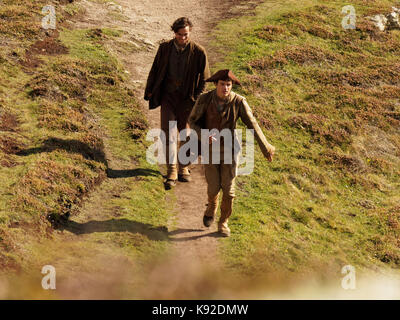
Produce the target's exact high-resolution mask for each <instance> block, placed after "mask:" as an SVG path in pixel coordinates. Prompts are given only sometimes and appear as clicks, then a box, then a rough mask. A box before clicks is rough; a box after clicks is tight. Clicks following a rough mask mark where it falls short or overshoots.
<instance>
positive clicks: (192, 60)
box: [144, 39, 210, 109]
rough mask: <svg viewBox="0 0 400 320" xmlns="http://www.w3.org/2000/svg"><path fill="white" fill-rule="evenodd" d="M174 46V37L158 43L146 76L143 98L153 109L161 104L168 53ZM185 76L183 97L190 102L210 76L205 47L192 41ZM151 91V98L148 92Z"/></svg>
mask: <svg viewBox="0 0 400 320" xmlns="http://www.w3.org/2000/svg"><path fill="white" fill-rule="evenodd" d="M173 46H174V39H172V40H170V41H167V42H163V43H161V44H160V46H159V48H158V51H157V54H156V57H155V58H154V62H153V65H152V67H151V70H150V73H149V76H148V78H147V85H146V90H145V93H144V99H145V100H149V108H150V109H155V108H157V107H158V106H160V104H161V100H162V96H161V95H162V93H163V88H164V86H165V79H166V75H167V70H168V61H169V55H170V52H171V50H172V48H173ZM186 70H187V72H186V77H185V80H184V84H183V94H184V99H188V100H189V99H190V100H191V101H192V103H193V104H194V102H195V101H196V99H197V97H198V96H199V95H200V94H201V93H203V91H204V89H205V79H207V78H208V77H209V76H210V70H209V66H208V59H207V54H206V51H205V49H204V48H203V47H202V46H200V45H198V44H196V43H195V42H193V41H190V42H189V57H188V65H187V69H186ZM149 93H151V94H152V95H151V98H149V97H148V94H149Z"/></svg>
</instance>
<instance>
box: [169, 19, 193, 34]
mask: <svg viewBox="0 0 400 320" xmlns="http://www.w3.org/2000/svg"><path fill="white" fill-rule="evenodd" d="M186 27H189V29H190V30H192V28H193V23H192V21H190V20H189V18H186V17H181V18H179V19H176V20H175V22H174V23H173V24H172V26H171V29H172V31H174V32H175V33H177V32H178V30H179V29H182V28H186Z"/></svg>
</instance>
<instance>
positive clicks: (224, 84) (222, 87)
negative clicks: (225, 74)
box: [217, 80, 232, 99]
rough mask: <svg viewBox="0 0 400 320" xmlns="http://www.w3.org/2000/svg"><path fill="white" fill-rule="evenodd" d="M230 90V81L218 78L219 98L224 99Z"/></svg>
mask: <svg viewBox="0 0 400 320" xmlns="http://www.w3.org/2000/svg"><path fill="white" fill-rule="evenodd" d="M231 90H232V81H230V80H229V81H223V80H218V83H217V95H218V97H219V98H221V99H226V98H227V97H228V96H229V94H230V93H231Z"/></svg>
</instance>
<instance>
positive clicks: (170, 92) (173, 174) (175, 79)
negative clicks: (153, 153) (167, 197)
mask: <svg viewBox="0 0 400 320" xmlns="http://www.w3.org/2000/svg"><path fill="white" fill-rule="evenodd" d="M192 27H193V24H192V22H191V21H190V20H189V19H188V18H186V17H182V18H179V19H177V20H176V21H175V22H174V23H173V25H172V26H171V29H172V31H173V32H174V33H175V36H174V38H173V39H172V40H170V41H167V42H163V43H161V44H160V46H159V48H158V51H157V55H156V57H155V59H154V62H153V65H152V67H151V70H150V73H149V76H148V79H147V85H146V89H145V96H144V99H145V100H149V107H150V109H155V108H157V107H158V106H160V105H161V129H162V130H163V132H164V133H165V135H166V143H165V145H164V151H165V155H166V163H167V180H166V182H165V187H166V189H170V188H171V187H172V186H174V185H175V184H176V180H177V179H179V181H181V182H189V181H190V172H189V170H188V167H189V164H182V163H179V159H178V163H179V166H178V170H177V165H176V158H175V157H173V156H171V154H175V155H177V154H178V150H177V149H178V148H177V144H176V143H174V144H172V143H171V142H172V141H171V140H173V141H176V139H175V138H176V137H170V135H169V133H170V130H169V129H170V127H169V125H170V121H176V122H177V130H178V131H181V130H183V129H186V128H188V122H187V121H188V117H189V114H190V112H191V111H192V108H193V106H194V103H195V101H196V99H197V97H198V96H199V95H200V94H201V93H202V92H203V91H204V88H205V79H206V78H208V77H209V75H210V71H209V66H208V60H207V54H206V51H205V49H204V48H203V47H202V46H200V45H199V44H197V43H195V42H194V41H192V40H190V33H191V31H192ZM175 133H176V132H175ZM170 149H173V150H171V151H170Z"/></svg>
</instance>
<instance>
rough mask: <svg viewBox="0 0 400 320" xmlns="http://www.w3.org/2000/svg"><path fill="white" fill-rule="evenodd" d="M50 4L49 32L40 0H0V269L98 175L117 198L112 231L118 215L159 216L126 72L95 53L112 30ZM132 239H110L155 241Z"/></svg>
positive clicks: (9, 266) (156, 184)
mask: <svg viewBox="0 0 400 320" xmlns="http://www.w3.org/2000/svg"><path fill="white" fill-rule="evenodd" d="M53 3H54V4H55V5H56V13H57V30H51V29H49V30H44V29H42V28H41V19H42V18H43V16H44V15H43V14H42V13H41V11H42V7H43V6H45V5H47V4H48V3H47V2H46V1H42V0H38V1H33V2H32V1H24V0H17V1H15V0H4V1H2V3H1V5H0V42H1V45H0V180H1V183H0V269H1V270H3V271H7V270H18V269H19V268H20V266H21V264H22V263H23V261H24V258H23V256H27V255H28V256H31V257H34V256H36V254H35V252H32V251H31V250H32V248H31V247H28V245H30V244H31V243H30V242H31V241H30V240H32V239H35V240H40V239H45V238H46V239H48V238H51V237H52V233H53V230H54V227H57V226H59V223H60V222H63V221H64V222H65V220H66V219H65V218H66V217H68V216H70V215H74V214H76V213H77V212H78V209H79V207H80V206H81V204H82V201H83V199H84V198H85V197H86V196H88V195H90V194H91V192H92V191H93V190H96V189H97V188H99V186H101V185H102V182H103V181H104V180H105V178H106V177H107V176H108V177H110V178H115V179H109V180H110V182H108V184H107V185H106V186H103V188H104V189H105V190H106V191H107V192H109V193H111V194H112V193H113V192H114V189H115V188H119V189H120V190H119V191H118V193H119V194H121V197H114V198H112V199H111V200H110V201H109V202H108V203H107V206H109V207H110V208H114V210H113V211H116V210H117V209H118V208H124V209H123V210H119V209H118V219H120V220H118V219H117V220H115V221H114V220H112V221H114V222H115V223H114V224H112V223H111V224H109V227H112V228H118V223H119V222H118V221H122V222H123V221H125V220H124V219H129V220H131V221H135V222H136V223H139V224H143V225H150V226H153V225H155V226H158V225H163V224H165V223H166V221H167V219H168V217H169V215H168V213H167V211H166V209H165V204H164V201H163V197H162V194H163V192H164V191H163V189H162V187H161V186H162V184H161V176H160V174H159V173H158V171H156V170H157V168H156V167H152V166H151V165H149V164H147V162H146V161H145V151H146V143H145V141H144V134H145V133H146V131H145V130H146V129H147V121H146V120H145V117H144V115H143V114H142V112H141V111H140V110H139V107H138V104H137V102H136V100H135V97H134V94H133V91H132V90H131V89H130V87H129V81H128V78H127V74H126V73H125V72H124V70H123V68H122V66H121V65H120V63H119V62H118V61H117V60H116V58H115V57H113V56H112V55H111V54H110V53H109V52H108V51H107V50H106V49H105V44H106V43H107V42H112V41H114V39H118V37H119V36H120V35H121V31H118V30H109V29H102V30H100V29H94V30H88V29H82V30H81V29H72V28H71V27H70V25H69V24H68V21H67V19H68V20H73V19H74V17H75V16H78V17H79V14H81V13H82V11H81V10H82V9H80V7H78V6H76V5H75V4H74V3H73V1H58V2H53ZM120 45H123V43H122V44H120ZM124 48H125V50H126V49H127V47H124ZM110 160H112V162H113V163H114V167H110ZM115 164H116V165H118V164H121V167H118V166H116V167H115ZM139 168H140V169H139ZM135 170H136V171H135ZM124 178H129V179H124ZM121 190H122V191H121ZM107 192H106V193H107ZM116 208H117V209H116ZM102 218H106V216H105V217H102ZM113 218H114V217H113ZM122 222H120V224H121V223H122ZM122 229H123V228H122ZM122 229H121V230H122ZM122 231H123V230H122ZM118 235H119V234H118V232H116V233H114V234H113V235H112V236H114V237H116V238H118ZM93 237H96V236H95V235H93ZM98 237H102V236H101V235H100V236H98ZM103 237H107V236H106V235H103ZM110 237H111V236H110ZM97 240H99V239H97ZM99 241H101V239H100V240H99ZM132 241H133V244H132V243H121V244H120V245H121V247H124V246H129V248H130V249H131V251H132V252H133V253H134V252H140V251H145V252H146V250H148V251H149V250H150V251H151V250H152V249H155V250H159V249H160V248H161V247H162V246H163V244H162V243H159V241H156V240H154V241H151V240H147V238H146V237H145V236H144V235H141V234H138V235H137V237H136V238H135V239H132ZM149 242H150V243H149ZM152 242H154V246H153V245H152ZM115 243H116V244H117V245H118V241H115ZM25 261H26V259H25Z"/></svg>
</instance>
